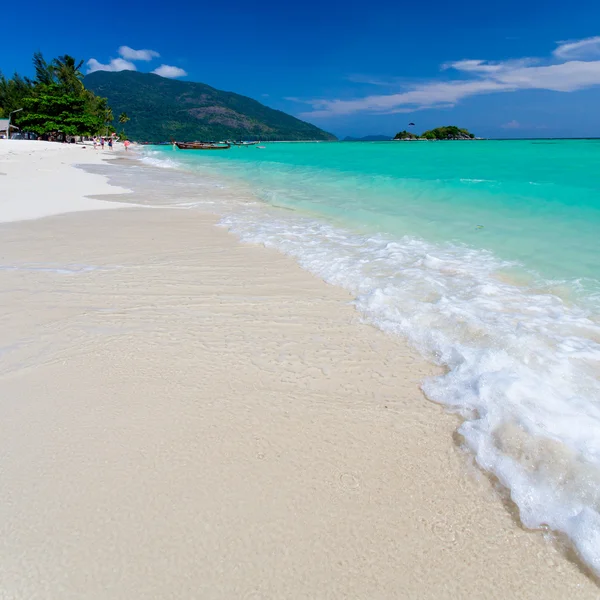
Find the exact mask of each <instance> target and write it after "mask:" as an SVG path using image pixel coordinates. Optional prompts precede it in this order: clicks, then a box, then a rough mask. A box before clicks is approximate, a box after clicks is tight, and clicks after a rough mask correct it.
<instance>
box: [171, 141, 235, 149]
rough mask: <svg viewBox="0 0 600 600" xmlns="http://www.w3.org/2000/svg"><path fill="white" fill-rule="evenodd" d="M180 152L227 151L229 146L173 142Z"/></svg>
mask: <svg viewBox="0 0 600 600" xmlns="http://www.w3.org/2000/svg"><path fill="white" fill-rule="evenodd" d="M175 145H176V146H177V147H178V148H179V149H180V150H229V148H231V145H230V144H213V143H207V142H175Z"/></svg>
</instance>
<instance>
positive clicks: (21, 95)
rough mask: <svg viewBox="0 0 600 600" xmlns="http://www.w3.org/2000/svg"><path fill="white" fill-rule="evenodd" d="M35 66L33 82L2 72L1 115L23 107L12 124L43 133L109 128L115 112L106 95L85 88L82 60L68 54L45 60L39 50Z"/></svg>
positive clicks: (85, 133)
mask: <svg viewBox="0 0 600 600" xmlns="http://www.w3.org/2000/svg"><path fill="white" fill-rule="evenodd" d="M33 66H34V68H35V79H34V80H33V81H32V80H29V79H27V78H23V77H21V76H20V75H18V74H15V75H14V76H13V78H12V79H6V78H5V77H4V76H2V75H1V74H0V115H3V114H4V115H7V116H8V114H9V113H10V112H12V111H14V110H16V109H17V108H22V109H23V110H22V111H21V112H18V113H16V114H15V115H14V119H13V123H14V124H15V125H16V126H18V127H19V128H21V129H22V130H24V131H33V132H35V133H37V134H40V135H41V134H45V133H54V132H62V133H63V134H65V135H93V134H95V133H101V132H104V131H106V130H107V127H106V123H107V121H109V122H110V121H112V119H113V117H112V113H111V112H110V109H109V107H108V104H107V102H106V99H105V98H99V97H97V96H96V95H94V94H93V93H92V92H91V91H90V90H86V89H85V87H84V85H83V81H82V80H83V73H81V67H82V66H83V61H76V60H75V59H74V58H73V57H72V56H69V55H68V54H65V55H64V56H59V57H58V58H55V59H54V60H52V61H51V62H46V60H45V59H44V57H43V56H42V54H41V52H36V53H35V54H34V55H33Z"/></svg>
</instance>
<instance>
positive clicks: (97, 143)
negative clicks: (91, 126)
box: [93, 136, 113, 150]
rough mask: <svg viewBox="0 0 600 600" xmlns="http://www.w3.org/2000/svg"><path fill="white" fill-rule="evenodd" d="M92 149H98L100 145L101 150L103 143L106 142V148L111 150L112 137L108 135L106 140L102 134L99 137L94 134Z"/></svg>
mask: <svg viewBox="0 0 600 600" xmlns="http://www.w3.org/2000/svg"><path fill="white" fill-rule="evenodd" d="M93 141H94V150H97V149H98V146H100V149H101V150H104V144H105V142H106V144H107V145H108V149H109V150H112V149H113V139H112V137H109V138H108V140H104V137H103V136H100V137H96V136H94V140H93Z"/></svg>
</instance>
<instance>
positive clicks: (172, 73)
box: [152, 65, 187, 79]
mask: <svg viewBox="0 0 600 600" xmlns="http://www.w3.org/2000/svg"><path fill="white" fill-rule="evenodd" d="M152 72H153V73H154V74H155V75H160V76H161V77H168V78H169V79H173V78H174V77H185V76H186V75H187V73H186V72H185V71H184V70H183V69H180V68H179V67H173V66H171V65H160V67H158V68H156V69H154V71H152Z"/></svg>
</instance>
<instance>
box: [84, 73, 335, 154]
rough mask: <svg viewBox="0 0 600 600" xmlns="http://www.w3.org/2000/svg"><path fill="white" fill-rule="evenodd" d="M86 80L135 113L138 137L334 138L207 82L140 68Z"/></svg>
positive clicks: (133, 132) (118, 108)
mask: <svg viewBox="0 0 600 600" xmlns="http://www.w3.org/2000/svg"><path fill="white" fill-rule="evenodd" d="M84 83H85V85H86V86H87V87H88V88H89V89H91V90H92V91H94V92H95V93H96V94H99V95H101V96H106V97H107V98H108V101H109V103H110V106H111V107H112V108H113V110H114V112H115V114H121V113H123V112H124V113H127V114H128V115H131V119H130V121H129V122H128V123H127V134H128V136H129V137H130V138H131V139H134V140H138V141H150V142H161V141H169V140H171V139H176V140H177V141H181V142H184V141H194V140H207V141H208V140H217V141H218V140H226V139H235V140H239V139H245V140H251V139H261V140H265V141H267V140H334V139H335V136H333V135H331V134H329V133H326V132H325V131H322V130H321V129H319V128H318V127H315V126H314V125H311V124H310V123H305V122H304V121H300V120H299V119H296V118H295V117H292V116H290V115H287V114H286V113H284V112H281V111H279V110H273V109H272V108H268V107H267V106H264V105H263V104H261V103H260V102H257V101H256V100H252V99H251V98H247V97H245V96H240V95H239V94H234V93H232V92H223V91H220V90H217V89H215V88H212V87H210V86H208V85H205V84H203V83H192V82H188V81H177V80H174V79H166V78H164V77H159V76H158V75H153V74H150V73H139V72H136V71H121V72H118V73H110V72H106V71H97V72H95V73H92V74H91V75H87V76H86V78H85V79H84Z"/></svg>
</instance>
